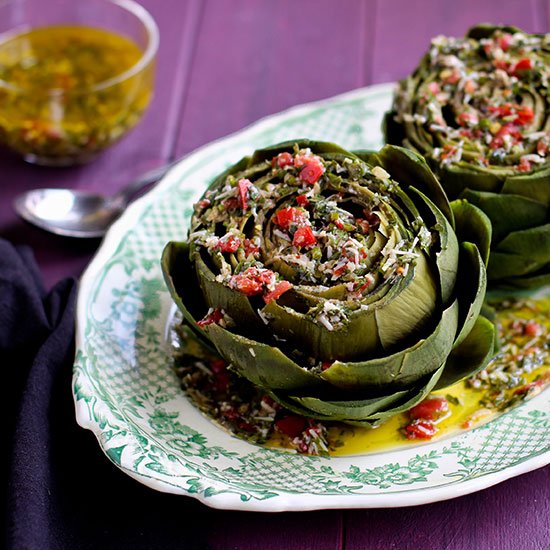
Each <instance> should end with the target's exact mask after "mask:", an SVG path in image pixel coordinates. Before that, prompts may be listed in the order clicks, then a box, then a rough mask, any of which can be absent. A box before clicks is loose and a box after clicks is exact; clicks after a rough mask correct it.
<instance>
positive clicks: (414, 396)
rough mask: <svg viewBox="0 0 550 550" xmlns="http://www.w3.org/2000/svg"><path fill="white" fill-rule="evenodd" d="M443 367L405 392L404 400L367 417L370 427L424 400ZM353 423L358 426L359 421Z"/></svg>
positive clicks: (434, 385)
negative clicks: (420, 383)
mask: <svg viewBox="0 0 550 550" xmlns="http://www.w3.org/2000/svg"><path fill="white" fill-rule="evenodd" d="M444 369H445V365H441V366H440V367H439V368H438V369H437V370H436V371H435V372H433V373H432V374H431V375H430V376H429V377H428V378H427V380H426V381H425V382H424V383H423V384H422V385H421V386H420V387H418V386H417V387H415V388H413V389H411V390H409V391H408V392H407V396H406V398H405V399H404V402H402V403H400V404H398V405H397V406H395V407H393V408H390V409H387V410H385V411H380V412H378V413H374V414H372V415H371V417H370V419H369V424H370V425H371V426H372V427H376V426H379V425H380V424H383V423H384V422H386V420H388V419H389V418H391V417H392V416H395V415H396V414H400V413H404V412H407V411H408V410H410V409H412V408H413V407H414V406H415V405H418V403H420V402H421V401H424V399H426V397H428V395H429V394H430V392H432V391H433V390H434V389H435V387H436V386H437V383H438V381H439V379H440V378H441V375H442V374H443V372H444ZM354 424H355V425H357V426H360V425H361V423H360V422H358V423H355V422H354Z"/></svg>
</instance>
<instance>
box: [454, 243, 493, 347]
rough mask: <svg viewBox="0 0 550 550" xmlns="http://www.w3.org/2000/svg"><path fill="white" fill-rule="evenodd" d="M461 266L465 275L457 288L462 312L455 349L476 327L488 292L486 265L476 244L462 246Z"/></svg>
mask: <svg viewBox="0 0 550 550" xmlns="http://www.w3.org/2000/svg"><path fill="white" fill-rule="evenodd" d="M460 265H461V269H462V270H463V272H464V273H465V275H464V276H463V277H461V278H459V281H458V287H457V293H458V296H459V298H458V300H459V302H460V309H461V310H460V321H459V332H458V334H457V336H456V339H455V345H454V348H457V347H458V346H459V345H460V344H461V343H462V341H463V340H464V339H465V338H466V337H467V336H468V334H469V332H470V331H471V330H472V328H473V327H474V325H475V322H476V319H477V318H478V316H479V314H480V312H481V308H482V307H483V301H484V300H485V293H486V290H487V272H486V270H485V264H484V263H483V260H482V258H481V255H480V253H479V250H478V248H477V246H476V245H475V244H473V243H469V242H463V243H461V244H460ZM466 274H467V275H466Z"/></svg>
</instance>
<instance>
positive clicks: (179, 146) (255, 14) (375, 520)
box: [0, 0, 550, 550]
mask: <svg viewBox="0 0 550 550" xmlns="http://www.w3.org/2000/svg"><path fill="white" fill-rule="evenodd" d="M141 3H142V4H143V5H144V6H145V7H146V8H147V9H149V10H150V12H151V13H152V15H153V16H154V17H155V19H156V20H157V22H158V24H159V27H160V31H161V48H160V53H159V63H158V77H157V86H156V97H155V100H154V102H153V104H152V106H151V108H150V110H149V111H148V114H147V115H146V117H145V120H144V121H143V123H142V124H141V125H140V126H139V127H138V128H137V129H136V130H134V132H133V133H132V134H131V135H130V136H128V137H127V138H126V139H124V140H123V141H122V142H121V143H120V144H118V145H117V146H115V147H113V148H112V149H111V150H109V151H108V152H106V153H105V154H104V155H103V156H102V157H101V158H99V159H98V160H96V161H95V162H94V163H93V164H90V165H89V166H85V167H82V168H73V169H64V170H54V169H44V168H35V167H32V166H27V165H25V164H24V163H22V162H20V161H19V160H17V159H14V158H12V157H10V156H9V155H6V154H0V181H1V184H0V236H2V237H4V238H7V239H9V240H11V241H12V242H13V243H15V244H21V243H25V244H29V245H31V246H32V247H33V249H34V251H35V254H36V256H37V259H38V262H39V265H40V267H41V269H42V271H43V274H44V278H45V280H46V283H47V285H48V286H51V285H52V284H53V283H54V282H55V281H57V280H58V279H60V278H62V277H65V276H68V275H72V276H76V277H78V276H79V275H80V274H81V273H82V271H83V269H84V268H85V266H86V265H87V263H88V262H89V261H90V259H91V257H92V255H93V254H94V252H95V250H96V249H97V247H98V245H99V242H97V241H90V242H86V241H74V240H69V239H63V238H59V237H54V236H51V235H48V234H45V233H42V232H41V231H39V230H37V229H34V228H32V227H30V226H27V225H26V224H24V223H23V222H22V221H20V220H19V219H18V218H17V217H16V216H15V214H14V212H13V211H12V207H11V203H12V200H13V198H14V196H15V195H16V194H18V193H20V192H22V191H25V190H27V189H32V188H34V187H47V186H67V187H73V188H80V189H90V190H98V191H102V192H105V193H110V192H114V191H116V190H117V189H119V187H120V186H121V185H122V184H123V183H124V182H126V181H128V180H129V179H130V178H131V177H133V176H136V175H138V174H140V173H142V172H144V171H146V170H147V169H149V168H152V167H154V166H157V165H160V164H163V163H164V162H166V161H168V160H170V159H173V158H176V157H178V156H180V155H184V154H186V153H188V152H190V151H192V150H193V149H195V148H196V147H198V146H200V145H203V144H205V143H207V142H209V141H211V140H213V139H215V138H219V137H221V136H224V135H226V134H228V133H230V132H234V131H236V130H239V129H240V128H242V127H244V126H246V125H248V124H249V123H251V122H253V121H255V120H256V119H258V118H260V117H263V116H265V115H268V114H270V113H275V112H277V111H280V110H281V109H284V108H287V107H289V106H291V105H295V104H299V103H303V102H307V101H312V100H317V99H322V98H326V97H329V96H331V95H334V94H338V93H340V92H345V91H348V90H351V89H353V88H357V87H360V86H365V85H368V84H373V83H377V82H386V81H393V80H396V79H398V78H400V77H403V76H405V74H406V73H407V72H409V71H410V70H411V69H412V68H413V67H414V66H415V64H416V63H417V61H418V60H419V58H420V56H421V54H422V53H423V52H424V50H425V49H426V47H427V46H428V43H429V39H430V37H431V36H433V35H436V34H449V35H455V36H460V35H463V34H464V32H465V30H466V29H467V28H468V27H469V26H471V25H472V24H474V23H476V22H481V21H483V22H485V21H488V22H495V23H508V24H513V25H517V26H519V27H521V28H523V29H525V30H526V31H531V32H549V30H550V0H507V1H502V0H485V1H483V2H481V1H480V0H463V1H461V2H457V1H446V0H445V1H442V0H415V1H411V0H340V1H339V2H336V1H335V0H294V1H292V0H280V1H278V2H273V1H270V0H218V1H215V0H208V1H207V0H204V1H201V0H162V1H158V0H156V1H155V0H141ZM97 452H98V453H99V452H100V450H99V448H98V449H97ZM120 475H123V474H120ZM107 490H108V488H106V491H107ZM181 500H182V501H188V499H185V498H184V497H182V498H181ZM184 506H185V507H186V510H187V511H186V512H185V515H186V518H185V522H186V523H190V522H191V523H192V522H193V521H195V520H196V521H197V522H199V523H200V524H202V525H207V526H209V532H210V535H209V542H210V546H211V548H213V549H217V548H239V549H248V548H250V549H252V548H260V547H261V548H263V549H270V548H274V549H279V548H285V549H291V550H293V549H298V548H316V549H327V550H328V549H330V550H333V549H339V548H344V547H345V548H347V549H364V548H368V549H375V548H380V549H387V548H398V549H402V548H429V549H431V548H437V549H439V548H445V549H468V550H469V549H505V548H506V549H507V548H514V549H516V548H517V549H522V550H523V549H543V548H550V527H549V525H550V467H546V468H543V469H541V470H538V471H535V472H531V473H529V474H526V475H523V476H521V477H519V478H515V479H511V480H509V481H507V482H504V483H501V484H500V485H498V486H496V487H492V488H490V489H486V490H484V491H481V492H479V493H475V494H472V495H469V496H465V497H461V498H457V499H455V500H450V501H446V502H441V503H435V504H430V505H425V506H419V507H416V508H400V509H386V510H383V509H381V510H354V511H336V510H335V511H322V512H308V513H292V514H291V513H284V514H277V515H270V514H259V513H254V514H245V513H238V512H224V511H215V510H210V509H208V508H206V507H204V506H202V505H200V504H198V503H191V502H186V503H185V504H184V502H182V510H183V508H184Z"/></svg>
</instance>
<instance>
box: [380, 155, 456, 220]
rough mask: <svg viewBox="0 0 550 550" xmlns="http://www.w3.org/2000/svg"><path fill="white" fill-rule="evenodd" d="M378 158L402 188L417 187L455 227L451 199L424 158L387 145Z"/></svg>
mask: <svg viewBox="0 0 550 550" xmlns="http://www.w3.org/2000/svg"><path fill="white" fill-rule="evenodd" d="M376 157H377V158H378V159H379V160H380V162H381V164H382V168H384V169H385V170H386V171H387V172H389V173H390V174H391V176H392V179H394V180H395V181H397V182H399V184H400V185H401V186H402V187H407V188H408V187H415V188H417V189H419V190H420V191H422V192H423V193H424V194H425V195H426V196H428V197H430V199H431V200H432V201H433V202H434V203H435V205H436V206H437V207H438V208H439V210H441V212H442V213H443V215H444V216H445V217H446V218H447V219H448V220H449V222H450V224H451V225H452V226H453V227H454V216H453V212H452V210H451V207H450V205H449V199H448V198H447V195H446V194H445V191H443V188H442V187H441V184H440V183H439V181H438V179H437V178H436V177H435V175H434V173H433V172H432V170H431V169H430V167H429V166H428V164H427V162H426V161H425V160H424V157H422V156H421V155H419V154H418V153H415V152H414V151H410V150H409V149H405V148H404V147H399V146H396V145H385V146H384V147H382V149H381V150H380V152H379V153H377V155H376Z"/></svg>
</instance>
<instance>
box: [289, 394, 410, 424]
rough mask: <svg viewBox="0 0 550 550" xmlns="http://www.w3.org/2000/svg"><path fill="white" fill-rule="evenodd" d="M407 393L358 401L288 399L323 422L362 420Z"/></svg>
mask: <svg viewBox="0 0 550 550" xmlns="http://www.w3.org/2000/svg"><path fill="white" fill-rule="evenodd" d="M405 395H407V391H397V392H394V393H393V394H390V395H385V396H382V397H375V398H372V399H364V400H359V401H324V400H322V399H318V398H316V397H294V396H292V397H289V399H292V400H293V401H294V402H296V403H298V404H299V405H301V406H302V407H303V408H304V409H305V410H307V411H310V412H309V414H310V415H311V414H314V415H315V418H319V419H321V418H322V419H324V420H364V419H366V418H369V417H370V416H371V415H372V414H374V413H376V412H380V411H382V410H384V409H386V408H387V407H388V406H390V405H393V404H394V403H396V402H397V401H399V400H401V399H402V398H403V397H404V396H405Z"/></svg>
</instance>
